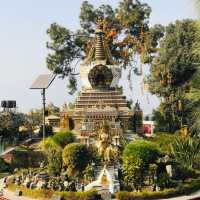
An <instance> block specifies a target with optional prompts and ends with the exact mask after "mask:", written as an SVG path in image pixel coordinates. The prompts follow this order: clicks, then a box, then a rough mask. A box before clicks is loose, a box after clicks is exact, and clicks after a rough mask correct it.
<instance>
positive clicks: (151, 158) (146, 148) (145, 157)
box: [123, 140, 160, 164]
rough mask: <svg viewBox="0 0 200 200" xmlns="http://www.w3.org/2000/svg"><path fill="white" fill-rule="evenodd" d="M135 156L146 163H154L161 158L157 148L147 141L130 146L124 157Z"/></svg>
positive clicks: (136, 142) (133, 143) (127, 147)
mask: <svg viewBox="0 0 200 200" xmlns="http://www.w3.org/2000/svg"><path fill="white" fill-rule="evenodd" d="M129 156H135V157H138V158H140V159H141V160H142V161H143V162H144V163H146V164H150V163H154V162H155V161H156V160H157V159H158V158H159V156H160V151H159V149H158V148H157V146H156V145H155V144H154V143H152V142H150V141H145V140H137V141H134V142H131V143H130V144H128V145H127V146H126V147H125V149H124V151H123V157H129Z"/></svg>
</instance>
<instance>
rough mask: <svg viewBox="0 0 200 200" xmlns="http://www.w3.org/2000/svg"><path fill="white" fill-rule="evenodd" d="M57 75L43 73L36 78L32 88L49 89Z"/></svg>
mask: <svg viewBox="0 0 200 200" xmlns="http://www.w3.org/2000/svg"><path fill="white" fill-rule="evenodd" d="M55 77H56V75H55V74H42V75H40V76H39V77H38V78H37V79H36V80H35V82H34V83H33V84H32V86H31V87H30V89H47V88H48V87H49V86H50V85H51V83H52V82H53V80H54V79H55Z"/></svg>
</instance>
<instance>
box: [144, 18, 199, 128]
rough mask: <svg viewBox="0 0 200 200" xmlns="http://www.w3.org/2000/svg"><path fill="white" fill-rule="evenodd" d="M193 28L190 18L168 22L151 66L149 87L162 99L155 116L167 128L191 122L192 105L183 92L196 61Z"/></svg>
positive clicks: (192, 74) (190, 78)
mask: <svg viewBox="0 0 200 200" xmlns="http://www.w3.org/2000/svg"><path fill="white" fill-rule="evenodd" d="M197 31H198V29H197V26H196V22H195V21H193V20H183V21H176V22H175V23H171V24H169V25H168V26H167V27H166V32H165V36H164V38H163V39H162V41H161V43H160V48H159V50H158V54H157V56H156V57H155V59H154V61H153V64H152V66H151V74H150V76H149V78H148V81H149V84H150V90H151V92H152V93H153V94H156V95H158V96H160V97H161V100H162V102H161V105H160V107H159V109H158V110H157V111H156V112H155V116H156V118H157V121H158V122H159V123H160V125H162V124H163V125H164V126H166V124H168V130H169V131H175V130H177V129H179V128H180V127H181V126H182V125H184V124H190V123H191V114H192V107H193V106H192V105H191V99H189V98H187V96H188V95H187V94H188V93H189V92H190V88H191V85H192V84H193V83H192V80H193V78H194V76H196V74H197V71H198V65H199V63H200V56H199V55H198V54H197V53H195V52H194V48H195V43H196V42H197V41H198V37H197Z"/></svg>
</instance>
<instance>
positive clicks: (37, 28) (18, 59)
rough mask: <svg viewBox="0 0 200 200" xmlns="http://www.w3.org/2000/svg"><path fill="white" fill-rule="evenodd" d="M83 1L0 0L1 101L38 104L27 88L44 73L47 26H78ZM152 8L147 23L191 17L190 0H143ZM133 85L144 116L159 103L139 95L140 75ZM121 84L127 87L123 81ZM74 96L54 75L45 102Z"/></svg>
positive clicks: (23, 108)
mask: <svg viewBox="0 0 200 200" xmlns="http://www.w3.org/2000/svg"><path fill="white" fill-rule="evenodd" d="M82 2H83V1H82V0H73V1H70V0H18V1H15V0H6V1H5V0H0V101H1V100H16V101H17V105H18V110H19V111H20V112H28V111H29V110H30V109H32V108H40V107H41V103H42V98H41V93H40V91H38V90H37V91H36V90H30V89H29V88H30V86H31V84H32V82H33V81H34V80H35V79H36V78H37V76H38V75H40V74H43V73H49V71H48V70H47V67H46V55H47V53H48V52H47V49H46V42H47V41H48V36H47V34H46V30H47V29H48V28H49V27H50V24H52V23H54V22H56V23H58V24H60V25H62V26H65V27H67V28H70V29H73V30H76V29H77V28H79V19H78V16H79V11H80V6H81V3H82ZM89 2H90V3H92V4H94V5H96V6H98V5H100V4H103V3H104V4H105V3H106V4H110V5H112V6H113V7H116V6H117V5H118V3H119V1H118V0H89ZM142 2H145V3H148V4H149V5H150V6H151V8H152V15H151V18H150V24H151V25H154V24H158V23H160V24H163V25H167V24H168V23H170V22H173V21H175V20H177V19H185V18H196V14H195V9H194V6H193V3H192V0H167V1H166V0H142ZM132 82H133V89H132V91H131V92H130V90H129V88H128V87H126V88H125V94H126V95H127V98H128V99H130V98H132V99H133V100H134V101H136V100H137V99H138V100H139V102H140V103H141V107H142V108H143V110H144V112H145V113H146V114H148V113H151V111H152V109H153V108H155V107H156V106H158V105H159V100H158V99H157V98H156V97H153V96H151V95H150V94H148V93H145V94H144V95H142V91H141V89H140V88H141V85H140V83H141V78H139V77H134V80H133V81H132ZM123 85H127V84H126V83H125V84H124V82H123ZM74 99H75V95H73V96H70V95H68V93H67V89H66V80H61V79H58V78H56V80H55V81H54V82H53V84H52V85H51V87H50V88H49V89H48V90H47V103H49V102H53V103H54V104H55V105H57V106H62V105H63V104H64V103H65V102H66V103H69V102H70V101H73V100H74Z"/></svg>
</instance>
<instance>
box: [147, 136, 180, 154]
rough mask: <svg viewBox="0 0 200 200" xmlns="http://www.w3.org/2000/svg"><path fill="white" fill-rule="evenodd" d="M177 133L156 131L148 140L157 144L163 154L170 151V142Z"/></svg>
mask: <svg viewBox="0 0 200 200" xmlns="http://www.w3.org/2000/svg"><path fill="white" fill-rule="evenodd" d="M177 137H178V135H176V134H172V133H166V132H160V133H156V136H155V137H153V138H150V139H149V140H150V141H152V142H153V143H154V144H155V145H157V146H158V147H159V148H160V150H161V152H163V153H165V154H170V153H171V146H170V145H169V144H171V143H172V142H173V141H174V140H175V139H176V138H177Z"/></svg>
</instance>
